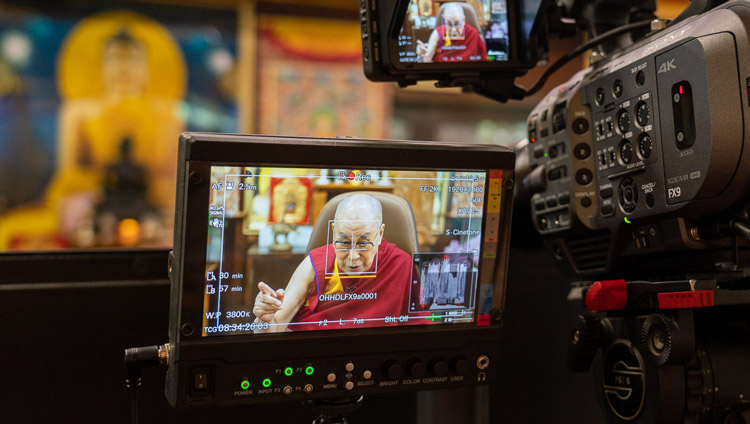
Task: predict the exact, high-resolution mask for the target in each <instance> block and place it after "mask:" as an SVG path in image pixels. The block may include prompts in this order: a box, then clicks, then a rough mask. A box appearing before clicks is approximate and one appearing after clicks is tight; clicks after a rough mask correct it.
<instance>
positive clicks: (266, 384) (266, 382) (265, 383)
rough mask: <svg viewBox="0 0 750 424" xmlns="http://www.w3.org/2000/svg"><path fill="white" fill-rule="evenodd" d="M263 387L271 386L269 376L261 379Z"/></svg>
mask: <svg viewBox="0 0 750 424" xmlns="http://www.w3.org/2000/svg"><path fill="white" fill-rule="evenodd" d="M263 387H265V388H266V389H267V388H269V387H271V379H270V378H267V379H265V380H263Z"/></svg>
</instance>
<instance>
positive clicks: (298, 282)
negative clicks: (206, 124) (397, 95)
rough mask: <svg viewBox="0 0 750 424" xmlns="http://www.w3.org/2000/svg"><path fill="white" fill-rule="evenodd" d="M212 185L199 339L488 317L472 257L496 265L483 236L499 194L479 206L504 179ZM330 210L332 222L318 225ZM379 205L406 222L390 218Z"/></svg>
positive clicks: (282, 179)
mask: <svg viewBox="0 0 750 424" xmlns="http://www.w3.org/2000/svg"><path fill="white" fill-rule="evenodd" d="M210 175H211V177H210V178H211V179H210V185H211V190H210V195H209V199H208V205H207V207H206V208H205V210H206V218H207V220H206V225H207V238H208V239H207V243H206V246H207V248H206V268H205V275H206V284H205V296H204V299H203V324H202V326H201V327H202V334H203V335H204V336H216V335H230V334H259V333H283V332H286V331H292V332H302V331H319V330H349V329H359V328H368V327H387V326H414V325H446V324H447V325H451V324H467V323H474V322H477V318H478V316H479V315H478V314H481V313H485V314H487V313H489V311H482V310H478V309H477V296H478V295H480V293H478V286H477V285H478V281H479V272H480V268H481V267H482V262H481V261H480V259H481V255H480V251H482V250H483V247H484V253H485V254H487V255H489V254H495V253H496V252H495V251H491V252H490V251H488V250H487V247H486V246H482V240H483V237H482V236H483V233H484V232H485V229H484V227H483V217H484V216H485V212H484V209H485V204H486V203H487V202H488V201H489V202H491V204H488V205H487V206H488V207H489V208H490V209H492V208H495V209H498V208H499V205H500V202H501V196H499V191H498V193H497V194H498V195H497V196H493V197H492V198H491V199H489V200H487V199H485V194H486V193H487V192H488V190H489V189H490V183H491V182H493V181H497V182H499V181H500V179H501V175H502V172H501V171H500V170H490V171H489V172H477V171H464V170H461V169H454V170H440V171H438V170H420V171H416V170H386V169H367V170H364V169H363V170H359V169H330V168H300V167H295V168H281V167H273V168H270V167H257V166H212V167H211V174H210ZM332 200H333V201H338V203H337V206H336V208H330V211H331V212H333V215H325V214H321V210H322V208H324V207H325V205H326V202H329V201H332ZM382 202H397V204H399V206H401V208H402V209H401V210H402V211H403V212H405V213H403V214H401V216H393V215H391V216H387V215H385V214H384V211H383V205H382ZM386 206H387V207H390V206H391V204H390V203H388V204H386ZM415 209H416V212H419V213H420V215H418V216H416V217H415V216H414V215H413V213H411V211H414V210H415ZM384 217H387V218H388V219H390V222H389V221H388V219H384ZM409 221H412V222H413V223H414V224H411V223H410V222H409ZM498 223H499V222H498V220H494V225H495V226H497V225H498ZM486 225H492V224H491V223H487V224H486ZM314 229H316V230H317V231H318V232H320V235H321V237H319V240H312V241H311V235H312V232H313V230H314ZM410 230H411V231H413V234H411V235H407V237H404V234H400V232H404V231H410ZM238 231H239V232H244V233H242V236H240V237H239V238H238V236H237V232H238ZM420 231H421V232H422V234H421V237H420V234H419V232H420ZM408 242H411V243H409V244H407V245H404V244H406V243H408ZM238 252H241V253H243V254H242V255H238ZM490 271H491V270H490ZM479 324H481V321H480V322H479Z"/></svg>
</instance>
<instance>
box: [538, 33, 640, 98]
mask: <svg viewBox="0 0 750 424" xmlns="http://www.w3.org/2000/svg"><path fill="white" fill-rule="evenodd" d="M651 22H652V21H650V20H649V21H640V22H633V23H632V24H627V25H623V26H620V27H617V28H615V29H612V30H609V31H607V32H605V33H604V34H602V35H600V36H598V37H595V38H592V39H591V40H589V41H587V42H586V43H584V44H581V45H580V46H578V47H577V48H576V49H575V50H573V51H571V52H568V53H566V54H565V55H564V56H563V57H561V58H560V59H557V61H556V62H555V63H553V64H552V65H551V66H550V67H549V68H547V69H545V70H544V72H543V73H542V76H541V77H539V79H538V80H537V82H536V83H535V84H534V85H533V86H532V87H531V88H530V89H528V90H526V93H525V94H524V96H531V95H533V94H534V93H536V92H537V91H539V90H540V89H541V88H542V87H543V86H544V83H546V82H547V79H548V78H549V77H550V75H552V74H553V73H554V72H555V71H557V70H558V69H560V68H561V67H562V66H563V65H565V64H566V63H568V62H570V61H571V60H573V59H574V58H575V57H576V56H578V55H580V54H582V53H583V52H585V51H586V50H588V49H590V48H592V47H594V46H597V45H599V44H602V43H603V42H605V41H607V40H609V39H611V38H614V37H617V36H619V35H622V34H625V33H628V32H632V31H635V30H638V29H641V28H645V27H649V28H650V27H651Z"/></svg>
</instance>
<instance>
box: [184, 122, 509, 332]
mask: <svg viewBox="0 0 750 424" xmlns="http://www.w3.org/2000/svg"><path fill="white" fill-rule="evenodd" d="M259 149H261V150H262V152H263V154H262V157H259V156H258V155H257V152H258V150H259ZM238 158H239V159H241V160H238ZM245 164H252V166H264V167H265V166H267V167H309V168H349V169H360V168H361V169H381V168H382V169H391V170H398V169H409V170H458V169H460V170H466V171H479V172H488V171H489V170H491V169H502V170H503V173H504V174H503V178H504V179H505V178H509V177H512V172H513V165H514V154H513V152H512V151H511V150H510V149H507V148H503V147H500V146H485V145H472V146H469V145H466V144H451V143H439V144H438V143H430V142H414V141H398V142H394V141H383V140H380V141H378V140H364V139H353V138H341V139H324V138H310V137H277V136H262V135H261V136H255V135H230V134H208V133H184V134H183V135H182V136H181V137H180V146H179V169H178V182H179V183H178V192H177V203H176V205H177V206H176V212H175V241H174V257H173V261H172V271H171V273H170V275H171V277H172V279H173V283H172V302H171V320H170V342H171V343H174V344H178V343H190V344H193V343H198V344H199V343H203V342H211V343H221V342H230V343H231V344H234V343H237V342H253V343H256V342H264V341H271V340H272V341H274V342H277V343H278V342H280V341H282V340H283V341H287V340H289V341H294V340H305V339H310V338H320V337H325V338H337V339H346V338H348V337H354V336H363V335H365V336H366V335H373V334H381V333H382V334H394V333H405V334H412V335H413V334H415V333H417V334H419V333H425V334H432V333H434V332H440V331H445V330H450V331H451V333H455V331H456V330H463V331H467V330H468V331H472V330H474V329H480V330H481V329H484V328H490V327H492V326H495V325H498V322H496V321H497V320H493V322H492V323H491V324H490V326H488V327H477V325H476V314H475V321H473V322H472V323H467V324H450V325H435V326H432V325H427V326H422V325H417V326H404V327H398V326H397V327H375V328H364V329H347V330H326V331H310V332H303V333H292V332H290V333H285V334H228V335H221V336H203V335H202V332H201V329H200V325H199V324H192V323H201V322H202V319H201V316H202V313H203V290H204V288H205V281H203V278H202V276H203V275H205V264H206V240H207V231H208V228H207V226H206V225H205V218H206V211H207V208H208V204H209V192H210V190H209V188H210V187H209V186H210V169H211V166H226V165H232V166H247V165H245ZM385 164H387V166H384V165H385ZM485 196H486V194H485ZM511 198H512V190H508V189H507V188H506V187H503V193H502V203H501V208H502V213H501V217H502V218H505V219H502V218H501V223H500V226H501V228H500V231H501V232H508V231H509V230H510V209H509V208H510V203H511V202H510V201H509V200H510V199H511ZM508 239H509V234H507V237H501V239H500V240H499V243H498V254H497V259H496V261H495V264H494V267H493V268H494V274H495V279H494V285H493V296H492V309H493V310H494V309H499V310H502V308H503V305H504V300H505V299H504V297H505V285H506V284H505V283H506V282H505V275H506V271H507V254H508V246H507V243H508ZM188 246H189V248H188ZM501 262H502V263H503V266H502V267H500V266H499V265H500V263H501ZM499 268H502V270H500V271H501V272H498V271H499ZM191 327H192V330H191ZM285 343H286V342H285Z"/></svg>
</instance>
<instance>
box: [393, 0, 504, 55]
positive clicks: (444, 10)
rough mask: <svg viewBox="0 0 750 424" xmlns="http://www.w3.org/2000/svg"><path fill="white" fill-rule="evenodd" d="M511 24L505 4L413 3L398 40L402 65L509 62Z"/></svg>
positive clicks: (498, 0)
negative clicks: (509, 24)
mask: <svg viewBox="0 0 750 424" xmlns="http://www.w3.org/2000/svg"><path fill="white" fill-rule="evenodd" d="M508 21H509V19H508V10H507V8H506V3H505V0H481V1H472V2H466V3H464V2H437V1H434V0H411V2H410V3H409V7H408V8H407V11H406V17H405V19H404V24H403V26H402V27H401V31H400V32H399V36H398V61H399V62H400V63H455V62H505V61H508V60H509V38H510V35H509V28H508Z"/></svg>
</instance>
